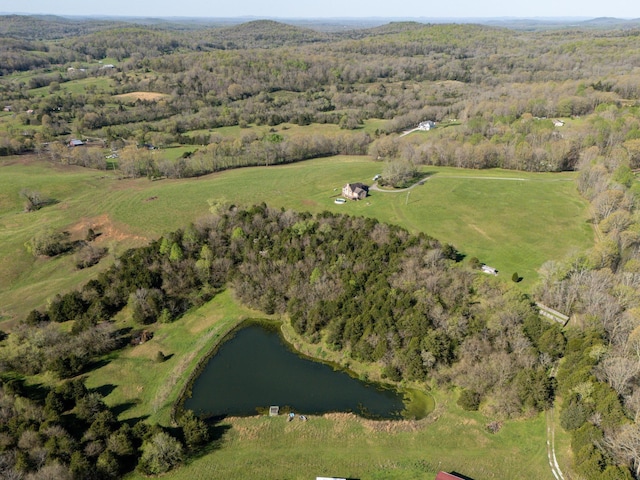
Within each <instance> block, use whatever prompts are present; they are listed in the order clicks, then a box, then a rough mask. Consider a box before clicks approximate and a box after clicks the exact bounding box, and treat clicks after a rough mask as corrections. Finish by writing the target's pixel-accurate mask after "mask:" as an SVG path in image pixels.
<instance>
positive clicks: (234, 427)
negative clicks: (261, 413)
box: [129, 395, 553, 480]
mask: <svg viewBox="0 0 640 480" xmlns="http://www.w3.org/2000/svg"><path fill="white" fill-rule="evenodd" d="M438 401H439V402H441V403H439V405H440V407H439V409H438V410H437V413H435V414H434V415H433V416H431V417H429V418H427V419H424V420H421V421H392V422H388V421H370V420H364V419H360V418H357V417H355V416H353V415H350V414H327V415H324V416H322V417H315V416H312V417H310V418H309V420H308V421H307V422H297V421H294V422H291V423H289V422H286V421H285V419H284V418H283V417H277V418H270V417H251V418H229V419H225V420H223V421H222V422H221V423H220V424H219V425H218V426H217V427H216V433H217V435H218V436H219V440H218V441H217V442H214V443H213V444H212V445H211V447H210V448H211V450H210V451H209V452H208V453H207V454H206V455H203V456H201V457H199V458H195V459H193V460H191V461H190V462H189V463H187V464H186V465H185V466H183V467H181V468H179V469H178V470H176V471H175V472H171V473H169V474H168V475H166V476H165V477H164V478H167V479H171V480H174V479H175V480H183V479H184V480H186V479H189V480H204V479H222V478H233V479H253V478H259V479H264V480H269V479H273V480H276V479H283V478H286V479H300V480H302V479H313V478H315V477H316V476H337V477H340V478H357V479H362V480H368V479H374V480H375V479H379V480H383V479H384V480H388V479H398V480H400V479H402V480H409V479H415V480H418V479H420V480H423V479H429V478H431V479H432V478H434V477H435V474H436V472H437V471H439V470H444V471H457V472H459V473H462V474H466V475H469V476H472V477H473V478H474V479H475V480H483V479H492V478H493V479H511V478H535V479H537V480H544V479H549V480H552V479H553V476H552V474H551V471H550V469H549V467H548V465H547V459H546V443H545V442H546V436H545V430H546V424H545V421H544V415H540V416H538V417H536V418H534V419H530V420H523V421H513V422H506V423H505V424H504V426H503V428H502V429H501V430H500V431H499V432H498V433H496V434H490V433H488V431H487V429H486V423H487V422H488V419H487V418H484V417H483V416H482V415H480V414H477V413H469V412H464V411H462V410H460V409H458V407H457V406H456V405H455V404H454V403H453V397H452V396H450V395H442V396H440V397H439V398H438ZM129 478H134V479H141V478H144V477H141V476H139V475H137V474H133V475H130V476H129Z"/></svg>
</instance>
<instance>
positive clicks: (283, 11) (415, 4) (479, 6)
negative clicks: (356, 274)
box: [0, 0, 640, 19]
mask: <svg viewBox="0 0 640 480" xmlns="http://www.w3.org/2000/svg"><path fill="white" fill-rule="evenodd" d="M0 13H4V14H6V13H24V14H33V13H40V14H57V15H81V16H85V15H110V16H111V15H116V16H144V17H214V18H228V17H244V16H251V17H260V18H346V17H384V18H488V17H517V18H534V17H590V18H595V17H617V18H628V19H630V18H640V2H639V1H638V0H607V1H602V0H534V1H531V0H527V1H524V0H511V1H508V0H507V1H506V0H484V1H482V0H453V1H436V2H433V1H432V2H429V1H425V0H401V1H390V0H386V1H382V0H320V1H315V2H314V1H308V0H297V1H292V0H240V1H238V0H236V1H233V0H231V1H229V0H226V1H225V0H133V1H132V0H106V1H95V0H93V1H92V0H89V1H87V0H55V1H54V0H0Z"/></svg>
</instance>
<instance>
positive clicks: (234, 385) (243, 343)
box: [184, 324, 405, 418]
mask: <svg viewBox="0 0 640 480" xmlns="http://www.w3.org/2000/svg"><path fill="white" fill-rule="evenodd" d="M403 397H404V396H403V395H402V394H400V393H398V392H396V391H395V390H391V389H389V388H383V387H381V386H378V385H374V384H371V383H365V382H362V381H360V380H358V379H355V378H353V377H351V376H349V375H348V374H347V373H346V372H343V371H336V370H334V369H333V368H332V367H331V366H329V365H326V364H323V363H319V362H314V361H311V360H309V359H307V358H303V357H301V356H299V355H297V354H296V353H294V352H293V351H292V350H291V349H290V348H289V347H288V346H287V345H286V344H285V342H284V341H283V340H282V338H281V337H280V335H279V334H278V332H277V331H276V330H274V329H267V328H265V327H263V326H261V325H258V324H250V325H249V326H247V327H245V328H242V329H240V330H238V331H236V332H235V333H234V334H233V335H232V336H231V337H230V339H229V340H227V341H225V342H224V343H223V344H222V345H221V346H220V348H219V349H218V351H217V352H216V353H215V355H214V356H212V357H211V358H210V359H209V361H208V363H207V364H206V366H205V368H204V369H203V370H202V373H201V374H200V375H199V376H198V378H197V379H196V380H195V382H194V384H193V388H192V396H191V398H189V399H187V400H186V401H185V405H184V406H185V408H186V409H190V410H193V411H194V412H195V413H196V414H198V415H203V416H223V415H233V416H246V415H255V414H256V413H258V412H259V411H264V410H266V409H268V408H269V406H271V405H278V406H280V407H285V406H286V407H289V408H291V410H292V411H294V412H297V413H302V414H323V413H327V412H353V413H356V414H359V415H362V416H367V417H373V418H401V417H402V415H401V412H402V411H403V410H404V409H405V405H404V403H403Z"/></svg>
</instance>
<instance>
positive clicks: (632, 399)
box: [0, 204, 640, 478]
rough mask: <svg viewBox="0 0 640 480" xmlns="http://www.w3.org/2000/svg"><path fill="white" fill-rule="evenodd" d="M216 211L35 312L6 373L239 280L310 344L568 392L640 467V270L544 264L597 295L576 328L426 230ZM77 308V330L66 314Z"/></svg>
mask: <svg viewBox="0 0 640 480" xmlns="http://www.w3.org/2000/svg"><path fill="white" fill-rule="evenodd" d="M218 210H219V212H218V214H216V215H212V216H210V217H207V218H204V219H202V220H200V221H199V222H198V223H197V224H195V225H190V226H189V227H187V228H185V229H184V230H179V231H176V232H174V233H171V234H169V235H166V236H164V237H162V238H160V239H158V240H156V241H154V242H152V243H151V244H150V245H148V246H146V247H142V248H139V249H134V250H130V251H128V252H126V253H125V254H124V255H122V256H121V257H120V258H119V259H118V260H117V261H116V262H115V264H114V265H113V266H112V267H111V268H109V269H108V270H106V271H105V272H103V273H101V274H99V275H98V276H97V277H96V278H95V279H93V280H91V281H90V282H88V283H87V284H86V285H85V286H84V287H83V288H82V289H81V290H79V291H73V292H68V293H66V294H64V295H58V296H56V297H55V298H54V299H53V300H52V301H51V302H50V304H49V305H48V307H47V308H46V309H45V310H43V311H42V312H38V311H34V312H32V313H31V314H30V315H29V318H28V319H27V321H26V322H25V325H23V326H21V327H20V328H19V329H16V331H14V332H11V333H10V334H9V335H8V336H7V338H6V339H5V340H4V341H3V342H2V344H1V345H2V348H0V360H1V362H2V365H4V367H3V368H4V370H5V371H16V372H20V373H23V374H34V373H42V372H44V371H52V372H55V373H56V374H57V375H58V376H60V377H61V378H64V377H70V376H74V375H77V374H78V373H81V372H83V371H85V370H86V369H87V368H90V364H91V362H92V361H94V360H95V359H97V358H99V357H100V355H103V354H104V353H105V352H108V351H110V350H112V349H117V348H121V347H122V346H124V345H126V344H128V343H129V341H128V339H127V337H126V334H123V333H122V332H113V331H112V329H111V327H110V323H109V320H110V319H111V318H112V317H113V316H114V315H115V314H116V313H117V312H119V311H120V310H121V309H122V308H124V307H125V306H128V307H129V309H130V312H131V315H132V317H133V318H134V320H135V321H136V322H138V323H139V324H141V325H145V324H149V323H154V322H171V321H176V320H177V319H179V317H180V316H181V315H182V314H183V313H184V312H186V311H187V310H188V309H189V308H192V307H195V306H198V305H201V304H202V303H203V302H205V301H207V300H209V299H210V298H212V296H213V295H215V293H216V292H217V291H219V289H221V288H224V287H225V286H232V287H233V288H234V291H235V292H236V294H237V296H238V297H239V298H240V299H241V300H242V301H243V302H244V303H246V304H247V305H249V306H252V307H254V308H257V309H260V310H262V311H264V312H265V313H269V314H272V313H279V314H282V315H286V317H287V318H288V319H289V320H290V322H291V324H292V326H293V328H294V329H295V331H296V332H297V333H298V334H300V335H302V336H303V337H304V338H305V339H306V340H307V341H309V342H311V343H323V344H324V345H326V346H327V347H328V348H331V349H334V350H336V351H340V352H342V353H343V355H344V358H345V359H349V358H352V359H354V360H358V361H362V362H367V363H373V364H376V365H377V366H378V368H379V370H380V371H381V372H382V377H383V378H387V379H388V380H391V381H402V380H409V381H418V382H425V381H435V382H437V383H439V384H441V385H443V386H444V385H456V386H459V387H461V388H462V389H463V392H466V393H464V394H463V396H461V399H460V402H461V405H462V406H463V407H464V408H468V409H475V408H479V409H481V410H482V411H483V412H484V413H486V414H488V415H491V416H494V417H498V418H504V417H515V416H521V415H523V414H525V413H527V412H537V411H541V410H544V409H546V408H548V407H549V406H550V405H551V404H552V402H553V399H554V396H555V393H556V390H557V389H559V390H560V391H561V392H562V394H563V398H564V399H565V401H564V403H563V410H562V412H561V418H562V425H563V426H564V427H565V428H567V429H569V430H571V431H572V432H573V433H574V442H576V443H575V445H576V448H578V447H579V448H580V451H579V452H578V453H577V455H578V456H579V457H580V458H583V459H584V460H585V462H584V465H585V466H584V468H585V469H590V470H588V471H589V472H591V473H593V472H595V470H593V469H595V468H599V469H600V472H601V473H603V472H607V471H608V472H613V471H615V472H618V473H617V474H619V475H626V473H624V472H628V471H629V470H628V468H635V465H636V463H635V462H636V461H637V460H636V458H635V457H633V458H632V457H630V456H629V454H628V450H627V448H628V443H629V442H632V441H633V439H634V437H633V435H632V433H633V431H634V430H633V429H631V427H630V426H632V425H634V423H633V422H634V421H635V420H632V418H633V417H634V416H635V417H637V415H635V414H634V413H633V412H635V411H636V410H637V408H636V407H637V406H636V403H637V402H636V400H637V399H636V397H637V396H638V393H637V391H638V388H637V378H638V377H637V374H638V372H640V369H638V359H637V355H636V353H637V351H638V350H639V349H637V348H635V347H636V346H637V345H636V343H640V342H636V340H637V338H636V337H638V335H635V333H634V332H635V330H634V328H635V327H634V323H633V318H634V317H633V315H634V312H635V310H637V307H636V306H637V302H638V301H639V299H638V296H637V295H635V294H634V292H635V291H636V290H637V288H634V287H631V288H629V287H630V286H632V285H635V284H633V283H629V282H633V281H634V279H635V277H634V276H633V275H628V274H627V275H624V274H622V275H621V276H620V281H621V283H613V282H612V277H615V275H617V272H615V273H614V272H611V271H607V270H604V269H602V268H601V269H599V270H588V269H585V268H584V265H583V264H581V263H579V262H576V261H575V260H574V261H572V262H573V263H570V264H568V265H567V266H564V267H563V268H561V269H558V270H556V271H555V272H556V273H555V274H556V275H557V274H559V273H560V272H564V273H563V274H564V275H568V277H564V278H563V277H557V276H556V277H552V276H549V275H545V276H544V278H545V282H547V283H545V284H544V285H546V286H545V287H544V288H543V289H541V292H540V293H539V295H540V296H541V299H542V300H544V301H545V302H548V304H550V305H552V306H553V307H555V308H558V309H561V310H562V307H563V304H558V303H557V302H554V301H553V300H554V299H563V300H565V301H566V300H567V299H568V298H570V296H569V297H568V296H567V295H566V294H567V293H569V292H572V291H573V292H576V293H575V294H574V297H573V298H574V303H573V309H574V310H573V311H574V312H579V311H580V310H579V308H584V315H583V316H582V318H583V324H584V325H583V328H582V329H577V328H576V329H575V330H573V329H572V330H569V331H563V330H562V329H561V328H560V327H559V326H558V325H556V324H552V323H549V322H547V321H546V320H542V319H541V318H540V317H539V315H538V313H537V311H536V309H535V307H534V305H533V304H532V301H531V299H530V298H528V297H527V296H525V295H523V294H522V293H520V292H519V291H518V290H517V289H516V288H515V287H514V286H512V285H510V283H511V282H508V283H505V282H499V281H498V280H496V279H494V278H489V277H486V276H482V275H478V274H476V273H474V271H473V270H472V269H469V268H466V267H465V266H463V265H462V264H460V263H457V261H456V260H457V257H458V255H457V252H456V250H455V248H453V247H451V246H450V245H442V244H440V243H439V242H438V241H437V240H435V239H432V238H430V237H428V236H426V235H424V234H420V235H410V234H409V233H407V232H406V231H405V230H403V229H401V228H399V227H395V226H391V225H386V224H381V223H378V222H377V221H376V220H374V219H365V218H352V217H347V216H343V215H335V214H332V213H329V212H324V213H321V214H318V215H315V216H314V215H311V214H307V213H295V212H292V211H281V210H275V209H271V208H269V207H267V206H266V205H264V204H263V205H258V206H254V207H251V208H248V209H240V208H237V207H233V206H231V207H228V206H227V207H225V208H220V209H218ZM617 264H619V262H618V263H617ZM605 275H609V277H605ZM551 279H554V280H553V281H552V283H548V282H549V281H550V280H551ZM569 279H571V281H569ZM578 279H580V281H581V282H582V283H581V284H580V286H579V287H577V288H576V287H574V286H572V284H571V282H573V281H577V280H578ZM586 288H590V289H591V290H586ZM547 291H548V293H547ZM587 294H588V295H587ZM583 295H584V296H583ZM587 302H589V303H588V304H587ZM622 302H624V303H622ZM627 308H628V309H629V310H628V311H627V310H626V309H627ZM565 311H566V310H565ZM624 319H627V320H628V322H627V323H625V322H623V321H621V320H624ZM68 321H72V322H73V326H72V327H71V328H70V329H65V330H64V331H61V330H60V329H59V328H58V327H57V325H56V323H58V322H68ZM634 342H635V343H634ZM563 357H566V358H564V359H563ZM558 362H559V365H560V366H559V368H558V370H557V375H556V377H555V379H554V378H553V376H552V375H551V372H552V371H554V369H555V368H556V366H557V365H558ZM585 430H588V431H589V432H590V433H588V434H585V435H582V436H580V435H581V434H582V432H584V431H585ZM194 435H195V434H194ZM580 442H582V443H580ZM156 443H157V444H156V445H155V447H151V446H149V445H150V444H149V445H148V446H147V448H146V449H145V448H143V451H144V452H145V453H144V454H143V457H141V458H144V459H145V460H144V461H142V460H141V463H139V465H142V467H141V468H143V469H145V471H147V472H148V473H156V472H159V471H160V470H161V469H163V468H169V467H168V466H167V465H165V464H162V465H161V464H158V463H157V462H156V461H159V460H158V457H157V456H156V457H153V455H152V453H153V452H154V451H155V452H156V453H157V452H161V451H164V450H163V449H165V448H171V449H172V452H173V453H172V454H171V455H167V458H169V459H171V458H174V457H173V456H172V455H174V454H175V458H176V460H175V461H178V459H179V458H180V452H179V450H180V449H179V448H178V447H176V443H175V442H174V441H172V440H170V439H167V438H165V437H158V438H157V442H156ZM587 447H588V448H587ZM148 451H150V452H152V453H147V452H148ZM153 458H155V460H153ZM172 462H173V461H172V460H169V463H171V464H172ZM163 465H164V466H163ZM581 471H582V470H581ZM584 472H587V470H584ZM591 473H589V475H590V474H591ZM585 474H586V473H585ZM620 478H624V476H623V477H620Z"/></svg>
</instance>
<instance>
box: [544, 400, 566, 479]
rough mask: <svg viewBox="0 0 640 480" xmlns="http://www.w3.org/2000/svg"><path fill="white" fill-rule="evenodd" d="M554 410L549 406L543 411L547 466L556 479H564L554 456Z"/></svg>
mask: <svg viewBox="0 0 640 480" xmlns="http://www.w3.org/2000/svg"><path fill="white" fill-rule="evenodd" d="M553 415H554V410H553V407H551V409H550V410H548V411H547V412H546V413H545V416H546V419H547V457H548V458H549V466H550V467H551V473H553V476H554V477H555V478H556V480H565V477H564V475H563V474H562V470H560V465H558V459H557V458H556V445H555V423H554V420H553V418H554V417H553Z"/></svg>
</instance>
